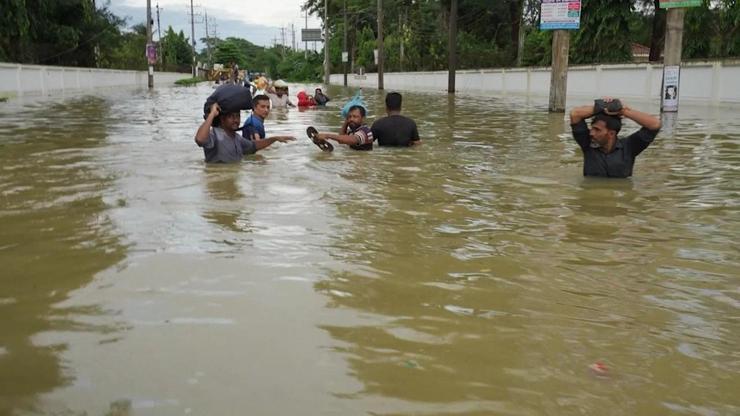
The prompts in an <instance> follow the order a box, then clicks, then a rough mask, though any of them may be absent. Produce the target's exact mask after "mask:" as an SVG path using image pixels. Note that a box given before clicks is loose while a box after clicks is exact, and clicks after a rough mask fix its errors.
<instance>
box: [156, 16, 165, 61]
mask: <svg viewBox="0 0 740 416" xmlns="http://www.w3.org/2000/svg"><path fill="white" fill-rule="evenodd" d="M157 59H159V63H160V64H161V65H162V66H164V55H162V23H160V22H159V2H157ZM159 70H160V71H164V69H163V68H162V67H160V68H159Z"/></svg>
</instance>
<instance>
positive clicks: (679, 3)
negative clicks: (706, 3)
mask: <svg viewBox="0 0 740 416" xmlns="http://www.w3.org/2000/svg"><path fill="white" fill-rule="evenodd" d="M701 1H702V0H661V1H660V8H661V9H670V8H673V7H698V6H701Z"/></svg>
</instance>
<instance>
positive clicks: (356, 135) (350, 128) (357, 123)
mask: <svg viewBox="0 0 740 416" xmlns="http://www.w3.org/2000/svg"><path fill="white" fill-rule="evenodd" d="M365 114H366V110H365V107H363V106H361V105H355V106H352V107H351V108H350V109H349V113H348V114H347V119H346V120H345V121H344V124H342V129H341V132H340V133H339V134H336V133H318V138H319V139H322V140H327V139H331V140H335V141H337V142H338V143H342V144H346V145H349V147H351V148H352V149H354V150H373V132H372V131H371V130H370V127H368V126H367V125H366V124H365Z"/></svg>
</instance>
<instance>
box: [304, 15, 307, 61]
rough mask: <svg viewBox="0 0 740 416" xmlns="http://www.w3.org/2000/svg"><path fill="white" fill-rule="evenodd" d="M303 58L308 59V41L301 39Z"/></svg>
mask: <svg viewBox="0 0 740 416" xmlns="http://www.w3.org/2000/svg"><path fill="white" fill-rule="evenodd" d="M306 29H308V9H306ZM303 59H308V41H307V40H305V39H304V40H303Z"/></svg>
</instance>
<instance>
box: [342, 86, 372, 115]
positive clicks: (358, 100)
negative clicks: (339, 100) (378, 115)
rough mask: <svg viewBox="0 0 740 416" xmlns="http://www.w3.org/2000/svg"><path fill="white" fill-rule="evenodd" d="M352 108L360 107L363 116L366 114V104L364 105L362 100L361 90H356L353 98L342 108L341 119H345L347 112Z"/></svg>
mask: <svg viewBox="0 0 740 416" xmlns="http://www.w3.org/2000/svg"><path fill="white" fill-rule="evenodd" d="M352 107H362V108H363V109H364V110H365V114H367V104H365V100H364V99H363V98H362V90H357V92H356V93H355V96H354V97H352V99H351V100H349V101H347V104H345V105H344V107H342V118H347V116H348V115H349V110H350V108H352Z"/></svg>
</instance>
